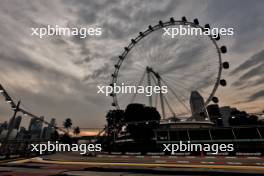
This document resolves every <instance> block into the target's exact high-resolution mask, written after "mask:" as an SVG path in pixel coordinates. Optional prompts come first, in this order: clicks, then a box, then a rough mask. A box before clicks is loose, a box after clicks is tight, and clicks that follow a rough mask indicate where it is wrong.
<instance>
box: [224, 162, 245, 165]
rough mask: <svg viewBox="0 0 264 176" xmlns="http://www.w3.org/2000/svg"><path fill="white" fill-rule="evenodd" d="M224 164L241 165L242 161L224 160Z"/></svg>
mask: <svg viewBox="0 0 264 176" xmlns="http://www.w3.org/2000/svg"><path fill="white" fill-rule="evenodd" d="M226 164H229V165H241V164H242V163H240V162H226Z"/></svg>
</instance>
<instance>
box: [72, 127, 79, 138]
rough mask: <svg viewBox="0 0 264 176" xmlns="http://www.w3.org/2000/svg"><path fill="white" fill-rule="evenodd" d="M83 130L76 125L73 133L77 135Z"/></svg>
mask: <svg viewBox="0 0 264 176" xmlns="http://www.w3.org/2000/svg"><path fill="white" fill-rule="evenodd" d="M80 132H81V130H80V127H78V126H77V127H75V128H74V130H73V133H74V135H75V136H77V135H78V134H80Z"/></svg>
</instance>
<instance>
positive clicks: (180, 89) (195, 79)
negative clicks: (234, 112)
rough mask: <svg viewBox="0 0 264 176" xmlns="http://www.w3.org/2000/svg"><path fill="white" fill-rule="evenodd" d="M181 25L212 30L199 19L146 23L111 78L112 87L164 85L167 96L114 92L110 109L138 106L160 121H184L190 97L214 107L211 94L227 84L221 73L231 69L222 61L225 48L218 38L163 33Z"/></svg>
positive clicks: (125, 50)
mask: <svg viewBox="0 0 264 176" xmlns="http://www.w3.org/2000/svg"><path fill="white" fill-rule="evenodd" d="M179 27H182V28H190V27H191V28H196V29H200V30H202V31H205V30H207V29H210V25H209V24H205V25H204V27H203V26H202V25H200V24H199V21H198V19H194V20H193V22H190V21H187V19H186V17H182V18H181V19H180V20H175V19H174V18H170V20H169V21H167V22H163V21H159V22H158V24H157V25H154V26H152V25H149V26H148V28H147V30H145V31H144V32H139V35H138V36H137V37H135V38H134V39H131V42H130V44H129V45H128V46H126V47H124V51H123V52H122V53H121V55H120V56H119V57H118V61H117V63H116V64H115V66H114V67H115V70H114V73H113V74H112V75H111V76H112V79H111V84H110V86H113V85H121V84H124V83H125V84H126V85H137V86H139V85H140V86H160V87H161V86H166V87H167V89H168V92H167V93H166V94H165V93H159V94H152V95H151V96H146V95H144V94H137V93H135V94H133V95H131V94H118V93H114V92H113V93H112V94H111V96H112V98H113V103H112V106H114V107H116V108H117V109H124V108H125V107H126V106H127V105H128V104H130V103H141V104H145V105H147V106H151V107H156V108H157V110H158V111H159V112H160V114H161V116H162V117H163V118H169V117H177V118H188V117H191V116H192V109H191V105H190V104H191V102H190V101H192V100H191V96H192V95H193V94H195V93H196V94H198V95H200V97H202V98H203V101H204V106H205V107H206V106H207V105H208V104H209V103H211V102H212V103H218V101H219V100H218V98H217V97H216V96H215V93H216V91H217V89H218V87H219V85H221V86H226V80H225V79H223V78H222V71H223V69H228V68H229V63H228V62H226V61H224V60H223V58H222V54H224V53H226V51H227V49H226V47H225V46H219V45H218V43H217V42H218V40H220V35H219V34H218V35H215V36H213V35H211V34H210V35H177V36H174V37H173V38H172V37H169V36H166V35H164V28H179Z"/></svg>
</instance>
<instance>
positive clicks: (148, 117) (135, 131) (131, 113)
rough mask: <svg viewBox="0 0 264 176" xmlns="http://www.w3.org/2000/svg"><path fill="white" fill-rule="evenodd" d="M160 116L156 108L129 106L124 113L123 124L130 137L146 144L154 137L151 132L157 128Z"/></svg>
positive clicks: (137, 105)
mask: <svg viewBox="0 0 264 176" xmlns="http://www.w3.org/2000/svg"><path fill="white" fill-rule="evenodd" d="M160 118H161V116H160V114H159V112H158V111H157V109H156V108H154V107H148V106H144V105H142V104H129V105H128V106H127V108H126V111H125V122H126V123H127V124H128V125H127V130H128V132H129V133H130V134H131V137H132V138H133V139H134V140H136V141H140V142H144V143H148V142H149V141H150V140H151V138H152V137H153V136H154V132H153V130H154V129H156V128H157V127H158V126H159V120H160Z"/></svg>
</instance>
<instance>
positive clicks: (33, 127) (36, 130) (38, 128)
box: [28, 117, 44, 139]
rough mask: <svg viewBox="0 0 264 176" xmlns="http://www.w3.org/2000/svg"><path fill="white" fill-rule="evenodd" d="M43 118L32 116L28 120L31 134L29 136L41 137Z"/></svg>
mask: <svg viewBox="0 0 264 176" xmlns="http://www.w3.org/2000/svg"><path fill="white" fill-rule="evenodd" d="M43 120H44V117H40V119H36V118H32V119H31V120H30V123H29V128H28V131H29V132H30V134H31V138H34V139H36V138H40V137H41V132H42V125H43V123H42V121H43Z"/></svg>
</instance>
